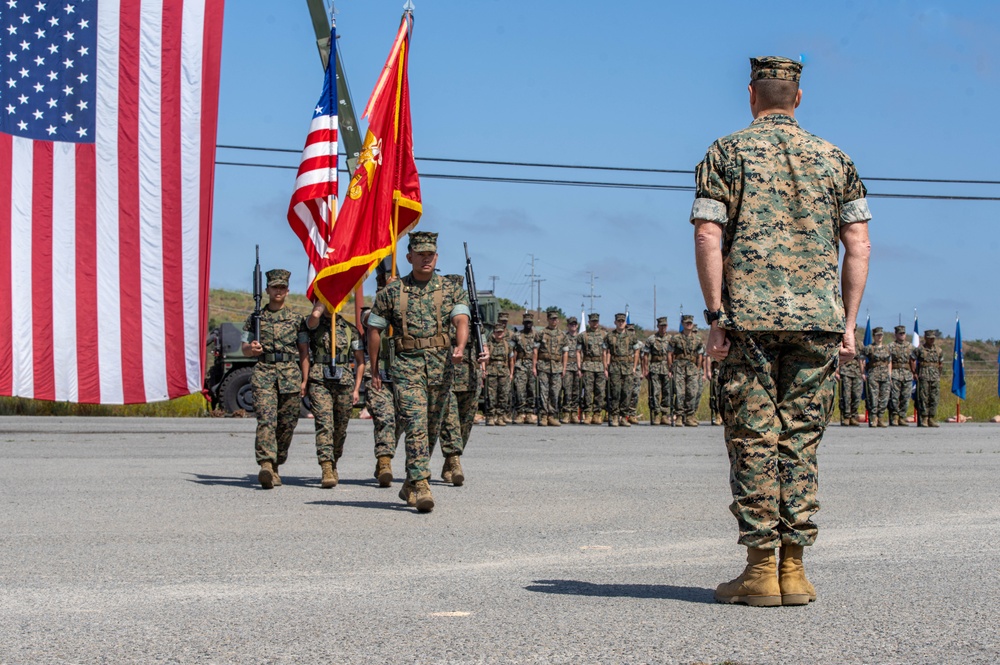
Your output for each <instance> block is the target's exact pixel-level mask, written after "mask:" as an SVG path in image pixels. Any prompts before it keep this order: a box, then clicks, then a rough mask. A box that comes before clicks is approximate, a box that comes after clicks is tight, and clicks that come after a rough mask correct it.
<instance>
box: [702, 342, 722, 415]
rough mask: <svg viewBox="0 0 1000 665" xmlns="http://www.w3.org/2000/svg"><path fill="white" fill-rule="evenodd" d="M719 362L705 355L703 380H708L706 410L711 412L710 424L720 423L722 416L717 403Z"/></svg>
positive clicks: (719, 396) (718, 400) (718, 397)
mask: <svg viewBox="0 0 1000 665" xmlns="http://www.w3.org/2000/svg"><path fill="white" fill-rule="evenodd" d="M720 366H721V363H719V362H715V361H713V360H712V357H711V356H709V355H706V356H705V380H706V381H707V382H708V410H709V412H710V413H711V419H710V420H709V422H710V423H711V424H712V425H721V424H722V416H721V415H720V413H719V405H720V403H721V400H722V396H721V395H719V367H720Z"/></svg>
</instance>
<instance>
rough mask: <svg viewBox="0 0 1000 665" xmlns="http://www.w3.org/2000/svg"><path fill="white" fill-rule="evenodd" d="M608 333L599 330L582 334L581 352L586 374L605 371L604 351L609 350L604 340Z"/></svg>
mask: <svg viewBox="0 0 1000 665" xmlns="http://www.w3.org/2000/svg"><path fill="white" fill-rule="evenodd" d="M606 337H607V333H606V332H604V331H603V330H601V329H600V328H598V329H597V330H589V329H588V330H587V331H585V332H582V333H580V352H581V354H582V355H583V366H582V367H581V368H580V369H582V370H583V371H584V372H603V371H604V350H605V349H606V348H608V346H607V344H605V342H604V340H605V338H606Z"/></svg>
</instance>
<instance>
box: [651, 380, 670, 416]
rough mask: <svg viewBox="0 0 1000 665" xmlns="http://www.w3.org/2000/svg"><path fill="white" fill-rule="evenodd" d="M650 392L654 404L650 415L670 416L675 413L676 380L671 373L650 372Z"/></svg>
mask: <svg viewBox="0 0 1000 665" xmlns="http://www.w3.org/2000/svg"><path fill="white" fill-rule="evenodd" d="M649 394H650V395H651V396H652V397H651V401H652V404H653V408H652V412H651V414H650V415H664V416H669V415H670V414H672V413H673V410H674V409H673V404H672V401H673V394H674V380H673V379H672V378H671V377H670V375H669V374H654V373H652V372H650V374H649Z"/></svg>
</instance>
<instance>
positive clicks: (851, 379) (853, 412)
mask: <svg viewBox="0 0 1000 665" xmlns="http://www.w3.org/2000/svg"><path fill="white" fill-rule="evenodd" d="M851 362H855V361H853V360H852V361H851ZM862 382H863V379H862V378H861V377H860V376H844V375H843V374H841V375H840V417H841V418H851V417H855V416H857V415H858V406H859V405H860V404H861V392H862V391H861V384H862Z"/></svg>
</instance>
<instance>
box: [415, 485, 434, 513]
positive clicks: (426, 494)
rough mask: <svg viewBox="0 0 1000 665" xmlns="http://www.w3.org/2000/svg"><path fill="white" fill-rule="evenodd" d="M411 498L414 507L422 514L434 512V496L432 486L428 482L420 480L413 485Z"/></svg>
mask: <svg viewBox="0 0 1000 665" xmlns="http://www.w3.org/2000/svg"><path fill="white" fill-rule="evenodd" d="M411 496H412V497H413V502H414V505H415V506H416V507H417V510H418V511H420V512H421V513H429V512H431V511H432V510H434V496H433V495H432V494H431V485H430V483H428V482H427V481H426V480H418V481H417V482H415V483H414V484H413V490H412V492H411Z"/></svg>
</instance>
